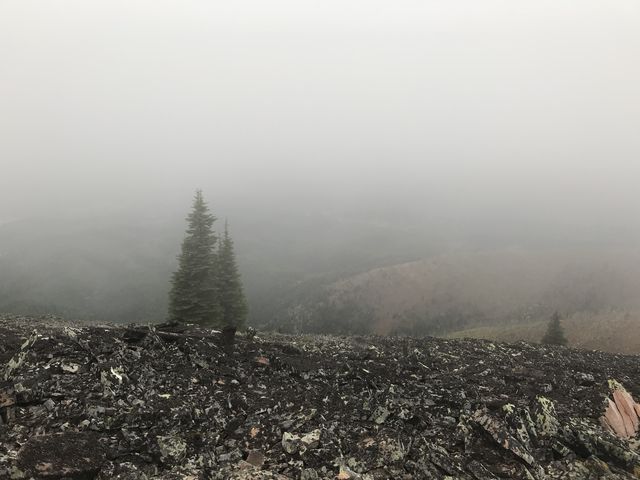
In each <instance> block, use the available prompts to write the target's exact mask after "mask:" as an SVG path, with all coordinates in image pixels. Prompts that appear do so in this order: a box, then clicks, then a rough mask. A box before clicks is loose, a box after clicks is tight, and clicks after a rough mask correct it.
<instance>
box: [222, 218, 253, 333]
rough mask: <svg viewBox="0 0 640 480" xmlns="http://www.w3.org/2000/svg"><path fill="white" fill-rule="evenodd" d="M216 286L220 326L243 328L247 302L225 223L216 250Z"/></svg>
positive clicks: (231, 241)
mask: <svg viewBox="0 0 640 480" xmlns="http://www.w3.org/2000/svg"><path fill="white" fill-rule="evenodd" d="M217 284H218V299H219V303H220V308H221V312H222V324H223V325H224V326H231V327H236V328H241V327H243V326H244V323H245V321H246V318H247V301H246V299H245V296H244V291H243V288H242V282H241V281H240V272H238V266H237V264H236V256H235V252H234V248H233V240H232V239H231V236H230V235H229V228H228V225H227V224H226V223H225V226H224V236H223V237H222V240H221V242H220V247H219V249H218V270H217Z"/></svg>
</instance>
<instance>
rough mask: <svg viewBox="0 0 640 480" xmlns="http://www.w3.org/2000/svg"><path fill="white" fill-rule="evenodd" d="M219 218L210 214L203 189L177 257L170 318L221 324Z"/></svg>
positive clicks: (180, 320)
mask: <svg viewBox="0 0 640 480" xmlns="http://www.w3.org/2000/svg"><path fill="white" fill-rule="evenodd" d="M215 221H216V218H215V217H214V216H213V215H212V214H211V213H209V207H208V206H207V204H206V203H205V201H204V198H203V196H202V191H201V190H197V191H196V194H195V197H194V199H193V208H192V210H191V213H190V214H189V216H188V217H187V222H188V227H187V231H186V234H185V238H184V241H183V242H182V251H181V253H180V255H179V256H178V260H179V265H178V270H177V271H176V272H175V273H174V274H173V277H172V281H171V291H170V292H169V319H170V320H171V321H176V322H180V323H187V322H190V323H191V322H192V323H197V324H200V325H207V326H219V325H220V324H221V308H220V303H219V299H218V292H217V284H216V277H217V275H216V267H217V265H216V260H217V257H216V252H215V246H216V241H217V238H216V235H215V234H214V233H213V230H212V227H213V223H214V222H215Z"/></svg>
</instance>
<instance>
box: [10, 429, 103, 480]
mask: <svg viewBox="0 0 640 480" xmlns="http://www.w3.org/2000/svg"><path fill="white" fill-rule="evenodd" d="M98 440H99V437H98V436H97V435H96V434H94V433H88V432H64V433H54V434H50V435H39V436H35V437H31V438H30V439H29V440H28V441H27V443H26V444H25V445H24V446H23V447H22V448H21V449H20V451H19V452H18V467H19V468H20V469H21V470H22V471H24V472H27V473H29V474H30V475H34V476H36V477H39V478H73V479H86V478H94V477H95V476H96V475H97V474H98V472H99V471H100V469H101V468H102V465H103V464H104V462H105V451H104V449H103V447H102V445H101V444H100V442H99V441H98Z"/></svg>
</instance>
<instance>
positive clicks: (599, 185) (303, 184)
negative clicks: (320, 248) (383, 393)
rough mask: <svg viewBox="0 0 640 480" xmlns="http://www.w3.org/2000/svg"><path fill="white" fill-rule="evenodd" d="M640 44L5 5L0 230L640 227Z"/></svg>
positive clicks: (459, 22)
mask: <svg viewBox="0 0 640 480" xmlns="http://www.w3.org/2000/svg"><path fill="white" fill-rule="evenodd" d="M639 26H640V2H638V1H637V0H628V1H622V0H615V1H591V0H573V1H561V0H549V1H542V0H535V1H533V0H531V1H519V0H504V1H492V0H469V1H463V0H448V1H426V0H416V1H402V0H396V1H388V0H387V1H374V0H335V1H334V0H321V1H305V0H289V1H278V0H271V1H263V0H255V1H243V0H234V1H226V2H222V1H187V0H180V1H171V2H169V1H159V0H145V1H142V0H138V1H132V0H124V1H115V0H109V1H91V0H64V1H63V0H60V1H55V2H54V1H38V2H36V1H27V0H15V1H12V0H2V1H1V2H0V166H1V169H0V220H1V219H3V218H5V219H7V218H18V217H20V216H24V215H32V214H34V213H41V212H56V211H69V210H73V208H76V207H77V206H78V205H83V206H84V207H85V208H102V207H103V206H104V205H120V206H127V205H129V204H133V203H135V202H138V201H142V200H141V199H145V200H144V201H149V199H152V200H153V201H156V200H162V201H164V202H165V203H166V202H169V201H171V202H173V201H177V200H178V199H184V198H185V196H190V195H191V191H192V190H193V189H194V188H196V187H202V188H204V189H205V190H206V191H207V194H208V196H209V197H210V198H211V199H212V201H218V200H220V201H222V200H221V199H225V200H224V201H227V202H229V201H233V199H237V200H238V201H243V202H254V201H255V202H257V203H262V202H264V201H266V200H268V199H270V198H279V199H280V201H282V200H283V199H284V200H285V201H289V200H288V199H290V201H291V203H292V204H296V205H300V204H305V202H308V204H309V206H310V207H309V208H314V207H313V206H317V205H321V204H323V203H325V202H328V203H332V204H340V202H347V203H346V205H350V206H353V205H359V204H360V203H362V204H363V205H364V204H368V206H369V208H371V202H372V201H374V202H379V203H380V205H381V208H384V207H385V205H387V204H389V203H391V204H394V205H396V206H397V208H399V209H402V208H404V206H407V208H411V209H414V210H415V209H418V210H419V209H420V208H425V209H428V210H429V211H431V212H434V211H437V212H438V213H439V214H440V215H442V216H451V217H454V218H455V217H459V218H473V217H476V216H478V215H486V216H487V218H490V219H493V220H494V221H500V219H501V218H508V217H509V216H513V215H523V216H525V217H531V218H538V219H539V218H543V219H544V218H547V217H548V218H551V219H553V221H554V222H568V223H571V222H574V221H578V222H582V223H585V222H586V223H590V224H592V225H595V226H601V228H610V227H615V226H619V225H622V224H635V225H636V226H637V225H638V222H640V198H639V193H638V190H639V184H640V133H639V132H640V28H639ZM181 201H183V200H181ZM183 203H185V202H184V201H183ZM409 206H410V207H409ZM516 212H517V213H516Z"/></svg>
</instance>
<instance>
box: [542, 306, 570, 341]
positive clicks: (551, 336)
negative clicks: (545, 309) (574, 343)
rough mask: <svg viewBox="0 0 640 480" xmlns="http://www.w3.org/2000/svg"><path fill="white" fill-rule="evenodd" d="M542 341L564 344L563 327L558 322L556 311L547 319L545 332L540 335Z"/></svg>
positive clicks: (558, 317) (565, 339)
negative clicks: (547, 323)
mask: <svg viewBox="0 0 640 480" xmlns="http://www.w3.org/2000/svg"><path fill="white" fill-rule="evenodd" d="M542 343H545V344H547V345H566V344H567V337H565V335H564V328H562V324H561V323H560V315H559V314H558V312H554V314H553V315H552V316H551V320H549V325H548V326H547V332H546V333H545V334H544V337H542Z"/></svg>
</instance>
